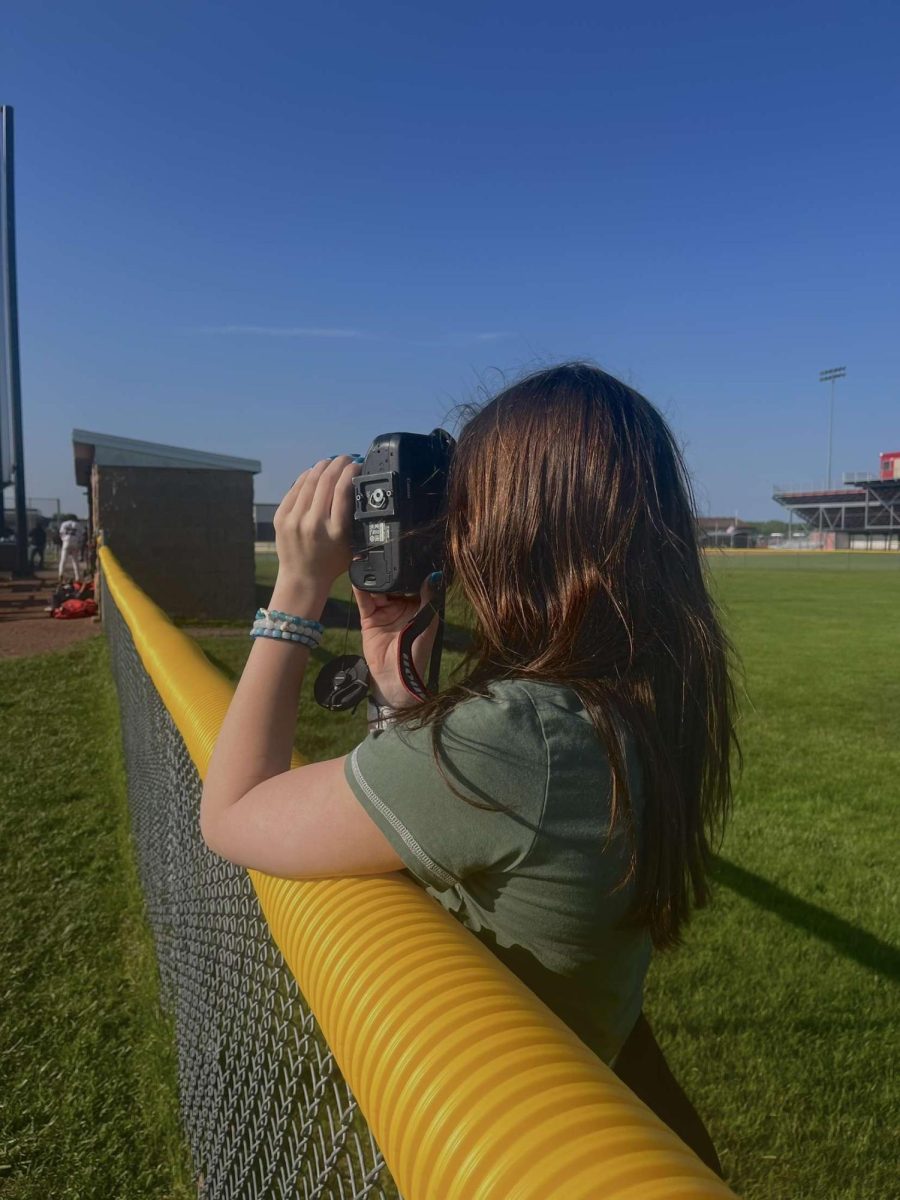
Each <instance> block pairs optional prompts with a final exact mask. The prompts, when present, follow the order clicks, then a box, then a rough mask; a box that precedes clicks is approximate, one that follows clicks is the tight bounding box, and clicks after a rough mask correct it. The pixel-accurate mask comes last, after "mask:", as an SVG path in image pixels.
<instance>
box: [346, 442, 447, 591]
mask: <svg viewBox="0 0 900 1200" xmlns="http://www.w3.org/2000/svg"><path fill="white" fill-rule="evenodd" d="M455 446H456V443H455V441H454V440H453V438H452V437H451V436H450V434H449V433H447V432H446V430H444V429H435V430H432V432H431V433H428V434H423V433H383V434H380V435H379V436H378V437H377V438H375V440H374V441H373V442H372V445H371V446H370V447H369V451H368V453H367V454H366V459H365V463H364V465H363V469H362V473H361V474H360V475H357V476H356V478H355V479H354V480H353V484H354V497H355V508H354V513H353V536H352V546H353V561H352V562H351V564H350V581H351V583H353V585H354V587H357V588H359V589H360V590H361V591H365V592H390V593H393V594H395V595H418V593H419V589H420V588H421V586H422V583H423V582H424V580H425V578H426V576H428V575H430V574H431V572H432V571H435V570H438V569H439V568H440V566H441V562H440V557H441V543H442V539H443V523H442V521H441V517H442V516H443V514H444V511H445V505H446V500H447V481H448V477H449V471H450V461H451V459H452V457H453V450H454V448H455Z"/></svg>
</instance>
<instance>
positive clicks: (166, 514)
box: [91, 465, 256, 622]
mask: <svg viewBox="0 0 900 1200" xmlns="http://www.w3.org/2000/svg"><path fill="white" fill-rule="evenodd" d="M91 484H92V489H93V496H94V520H95V523H96V528H97V529H98V530H102V531H103V534H104V536H105V538H106V544H107V545H108V546H109V547H110V549H111V550H112V551H113V552H114V553H115V555H116V557H117V558H118V559H119V561H120V562H121V564H122V566H123V567H124V568H125V570H126V571H127V572H128V573H129V574H130V575H131V576H132V578H133V579H134V581H135V582H136V583H137V584H138V585H139V586H140V587H142V588H143V589H144V591H145V592H146V593H147V594H148V595H149V596H150V597H151V599H153V600H155V601H156V603H157V604H158V605H159V606H160V608H162V609H163V610H164V611H165V612H167V613H168V614H169V615H170V616H173V617H189V618H192V619H199V620H220V621H221V620H235V619H237V620H247V621H248V622H249V621H250V620H252V618H253V613H254V612H255V608H256V605H255V584H254V573H255V572H254V561H253V540H254V526H253V476H252V475H251V474H250V473H249V472H248V471H218V470H204V469H203V468H187V467H186V468H181V467H176V468H172V467H166V468H163V467H109V466H96V465H95V466H94V468H93V477H92V481H91Z"/></svg>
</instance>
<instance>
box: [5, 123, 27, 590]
mask: <svg viewBox="0 0 900 1200" xmlns="http://www.w3.org/2000/svg"><path fill="white" fill-rule="evenodd" d="M14 182H15V181H14V178H13V110H12V109H11V108H10V107H9V105H8V104H0V193H2V194H0V212H2V220H0V287H2V289H3V294H2V303H0V312H3V313H4V314H5V321H4V322H3V324H4V325H5V329H4V328H0V347H2V343H3V342H5V343H6V353H5V354H0V360H2V365H3V368H4V370H5V373H6V381H5V382H6V390H7V392H8V396H7V399H8V401H9V410H10V426H11V432H12V447H11V449H12V466H13V471H14V475H13V485H14V487H15V497H16V571H15V573H16V575H20V576H22V575H30V574H31V568H30V565H29V562H28V519H27V516H26V512H25V507H26V506H25V447H24V438H23V435H22V388H21V380H20V376H19V313H18V300H17V296H16V215H15V190H14ZM0 480H2V482H3V484H4V485H5V484H6V482H7V481H6V479H4V478H2V476H0Z"/></svg>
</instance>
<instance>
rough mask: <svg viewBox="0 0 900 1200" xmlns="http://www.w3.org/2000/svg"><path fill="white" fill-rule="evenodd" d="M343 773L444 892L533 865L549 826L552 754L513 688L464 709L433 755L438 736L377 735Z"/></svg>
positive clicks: (451, 719)
mask: <svg viewBox="0 0 900 1200" xmlns="http://www.w3.org/2000/svg"><path fill="white" fill-rule="evenodd" d="M435 750H436V752H437V753H435ZM345 773H346V777H347V781H348V783H349V784H350V787H351V788H352V789H353V792H354V794H355V795H356V797H357V799H358V800H359V802H360V803H361V804H362V806H363V807H364V808H365V810H366V812H367V813H368V814H369V816H370V817H371V818H372V820H373V821H375V823H376V825H378V827H379V829H380V830H381V831H382V833H383V834H384V835H385V837H386V838H387V839H388V841H389V842H390V843H391V845H392V846H393V848H394V849H395V850H396V851H397V853H398V855H399V856H400V858H401V859H402V860H403V862H404V864H405V865H406V867H407V868H408V869H409V870H410V871H411V872H412V874H413V875H415V876H416V877H417V878H418V879H419V880H421V881H422V882H423V883H425V884H427V885H428V886H429V887H432V888H434V889H435V890H437V891H445V890H446V889H447V888H450V887H452V886H453V885H454V884H456V883H457V882H458V881H460V880H463V879H465V878H466V876H468V875H472V874H475V873H477V872H482V871H496V872H503V871H508V870H511V869H513V868H514V867H515V866H517V865H518V864H519V863H520V862H522V860H523V859H524V858H525V857H526V856H527V855H528V852H529V850H530V849H531V847H532V845H533V843H534V840H535V837H536V835H537V833H538V830H539V829H540V824H541V819H542V816H543V810H544V803H545V800H546V794H547V778H548V751H547V745H546V742H545V740H544V735H543V729H542V726H541V720H540V716H539V714H538V713H537V711H536V709H535V707H534V705H533V703H532V702H531V699H530V697H529V696H528V694H527V693H526V692H525V691H524V690H518V691H517V690H516V689H515V687H514V686H509V685H508V686H507V687H505V688H504V689H503V690H502V692H500V694H494V693H492V694H491V695H490V696H489V697H484V698H482V697H477V698H473V699H470V700H465V701H463V702H462V703H460V704H459V705H457V707H456V708H455V709H454V710H453V711H452V712H451V713H450V714H449V715H448V717H447V718H446V719H445V721H444V723H443V725H442V726H441V728H440V731H439V735H438V742H437V746H436V747H433V743H432V727H431V726H426V727H424V728H421V729H417V728H415V727H414V726H413V727H410V726H402V725H401V726H396V727H392V728H389V729H387V730H385V731H383V732H381V733H374V734H370V735H369V737H367V738H366V740H365V741H364V742H362V743H360V745H359V746H357V747H356V749H355V750H354V751H353V753H352V754H350V755H348V757H347V760H346V766H345Z"/></svg>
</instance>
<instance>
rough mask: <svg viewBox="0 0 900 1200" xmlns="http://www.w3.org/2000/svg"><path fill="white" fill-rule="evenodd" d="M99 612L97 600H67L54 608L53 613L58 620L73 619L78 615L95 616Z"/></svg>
mask: <svg viewBox="0 0 900 1200" xmlns="http://www.w3.org/2000/svg"><path fill="white" fill-rule="evenodd" d="M97 612H98V609H97V601H96V600H65V601H64V602H63V603H62V604H61V605H60V606H59V608H54V610H53V615H54V617H56V619H57V620H58V621H72V620H74V619H75V618H76V617H94V616H96V615H97Z"/></svg>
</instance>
